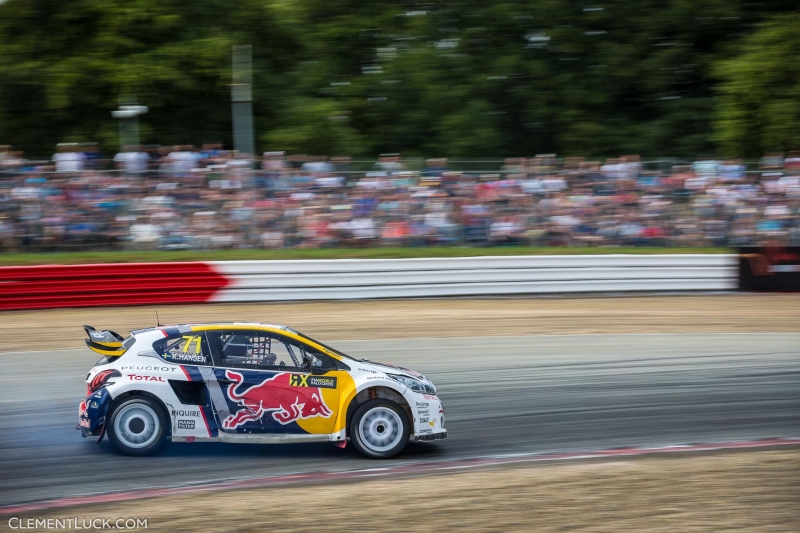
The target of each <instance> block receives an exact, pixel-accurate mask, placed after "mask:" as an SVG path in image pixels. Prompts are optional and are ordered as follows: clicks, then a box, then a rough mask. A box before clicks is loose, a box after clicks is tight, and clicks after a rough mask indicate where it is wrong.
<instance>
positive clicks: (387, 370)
mask: <svg viewBox="0 0 800 533" xmlns="http://www.w3.org/2000/svg"><path fill="white" fill-rule="evenodd" d="M360 362H361V364H363V365H367V366H370V367H373V369H374V370H378V371H380V372H383V373H384V374H397V375H399V376H406V377H409V378H414V379H419V380H422V381H427V382H429V383H430V380H429V379H428V378H426V377H425V376H423V375H422V374H420V373H419V372H416V371H414V370H410V369H408V368H403V367H402V366H397V365H393V364H391V363H379V362H378V361H370V360H368V359H362V360H361V361H360Z"/></svg>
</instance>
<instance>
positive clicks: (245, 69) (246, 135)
mask: <svg viewBox="0 0 800 533" xmlns="http://www.w3.org/2000/svg"><path fill="white" fill-rule="evenodd" d="M252 85H253V49H252V47H251V46H250V45H249V44H248V45H244V46H234V47H233V84H232V85H231V114H232V115H233V148H234V149H235V150H236V151H237V152H238V153H240V154H247V155H248V156H253V155H254V154H255V144H254V142H253V91H252Z"/></svg>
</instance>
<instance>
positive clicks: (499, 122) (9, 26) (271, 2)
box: [0, 0, 800, 157]
mask: <svg viewBox="0 0 800 533" xmlns="http://www.w3.org/2000/svg"><path fill="white" fill-rule="evenodd" d="M796 10H797V6H796V3H793V2H787V1H783V0H772V1H769V0H768V1H766V2H762V3H759V4H745V3H742V2H738V1H734V0H706V1H704V2H692V1H689V0H670V1H666V2H665V1H661V0H637V1H633V0H619V1H616V2H608V3H606V4H596V3H590V2H588V1H586V0H579V1H578V2H575V1H571V0H569V1H568V0H540V1H538V2H519V1H516V0H435V1H434V2H432V3H428V4H424V5H423V4H414V3H412V2H396V3H383V2H363V1H355V0H240V1H237V2H222V1H221V0H203V1H201V2H188V3H187V2H178V1H176V0H160V1H156V0H73V1H71V2H57V1H55V0H6V1H5V2H4V3H0V73H1V74H2V75H0V144H13V145H15V146H16V147H17V148H18V149H22V150H25V151H26V152H28V153H29V154H30V155H45V154H49V153H51V152H52V150H53V147H54V145H55V144H56V143H57V142H68V141H100V142H101V143H102V145H103V147H104V149H105V150H106V151H108V152H113V151H115V150H116V149H117V142H118V140H117V125H116V124H115V121H114V120H113V119H112V118H111V116H110V111H111V110H112V109H115V108H116V106H117V103H118V97H119V96H120V95H125V94H135V95H136V96H137V98H138V101H139V102H140V103H142V104H144V105H147V106H149V107H150V112H149V113H148V114H147V115H144V116H143V117H142V120H141V123H142V130H143V132H142V134H143V141H144V142H146V143H159V144H165V145H168V144H174V143H193V144H195V145H198V144H200V143H201V142H203V141H211V140H217V141H222V142H224V143H226V144H228V145H230V143H231V116H230V115H231V112H230V109H231V108H230V87H229V84H230V83H231V72H230V69H231V46H232V45H236V44H251V45H252V46H253V54H254V56H253V66H254V73H253V89H254V91H253V94H254V113H255V126H256V133H257V139H258V141H259V143H258V146H257V148H258V149H259V150H282V149H283V150H291V151H295V152H301V151H304V152H309V153H323V154H328V155H350V154H352V155H358V154H366V155H376V154H378V153H385V152H402V153H404V154H406V155H428V156H433V155H437V156H438V155H441V156H472V157H479V156H489V155H491V156H498V155H501V156H502V155H507V156H511V155H528V154H534V153H537V152H557V153H559V154H562V155H589V156H600V155H614V154H619V153H631V152H638V153H641V154H644V155H660V154H665V153H669V154H675V155H686V156H694V155H696V154H697V153H699V152H709V151H712V150H714V148H715V146H714V144H713V143H712V141H711V139H712V137H711V134H712V117H714V116H715V114H716V116H717V117H718V118H717V135H718V139H719V142H720V143H721V144H722V145H723V146H725V147H726V149H729V150H735V151H737V152H738V153H742V152H747V153H756V152H759V151H763V150H767V149H773V148H774V149H785V148H787V147H788V145H789V144H791V143H790V141H791V140H792V137H793V136H794V139H796V138H797V135H796V129H795V128H796V127H797V124H798V121H797V120H796V117H797V115H796V113H797V110H798V106H800V104H798V97H797V68H796V66H795V67H794V70H793V71H792V70H790V71H789V72H783V70H784V68H783V67H789V68H791V66H792V65H793V60H794V55H796V51H797V35H796V32H792V29H793V28H796V27H797V20H798V19H797V14H795V15H788V14H784V13H786V12H789V11H796ZM768 16H773V19H774V20H773V21H772V22H770V23H768V24H767V25H765V26H763V27H760V28H761V29H759V30H758V32H757V33H756V34H754V35H750V36H748V37H746V38H745V41H744V42H745V43H746V44H745V45H744V46H738V43H739V41H740V40H741V37H742V36H743V35H746V34H748V33H749V32H751V31H752V30H753V26H754V24H755V23H757V22H760V21H762V20H764V19H765V17H768ZM773 49H774V52H773ZM740 51H741V55H739V56H737V55H736V54H738V53H739V52H740ZM792 51H794V52H795V53H794V54H792ZM767 65H771V67H767ZM791 72H794V77H792V75H791ZM715 74H716V75H718V76H719V78H720V79H722V80H723V85H722V86H721V87H720V96H719V98H718V99H717V100H715V99H714V95H715V89H716V88H717V83H718V79H717V78H716V77H715ZM784 74H785V75H784ZM751 90H752V91H753V92H751ZM745 95H749V98H750V100H746V99H745V98H746V96H745ZM773 98H774V99H776V100H775V101H773ZM786 113H788V114H786ZM753 114H756V115H758V116H756V117H755V118H754V117H753V116H752V115H753Z"/></svg>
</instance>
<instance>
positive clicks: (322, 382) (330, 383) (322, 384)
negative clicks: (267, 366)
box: [289, 374, 336, 389]
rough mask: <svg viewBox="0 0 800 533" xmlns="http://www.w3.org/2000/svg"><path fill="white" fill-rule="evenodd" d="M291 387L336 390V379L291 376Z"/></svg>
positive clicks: (304, 375)
mask: <svg viewBox="0 0 800 533" xmlns="http://www.w3.org/2000/svg"><path fill="white" fill-rule="evenodd" d="M289 385H291V386H292V387H315V388H318V389H335V388H336V378H334V377H319V376H309V375H308V374H290V375H289Z"/></svg>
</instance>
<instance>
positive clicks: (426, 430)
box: [419, 429, 433, 433]
mask: <svg viewBox="0 0 800 533" xmlns="http://www.w3.org/2000/svg"><path fill="white" fill-rule="evenodd" d="M419 432H420V433H433V430H432V429H420V430H419Z"/></svg>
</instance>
